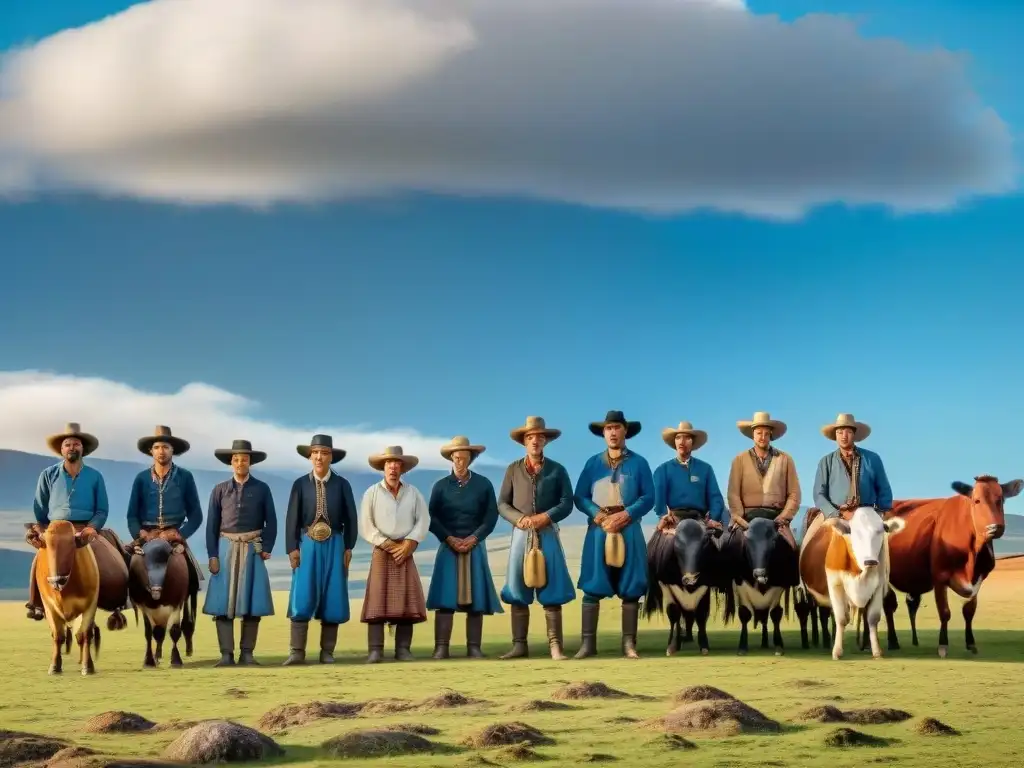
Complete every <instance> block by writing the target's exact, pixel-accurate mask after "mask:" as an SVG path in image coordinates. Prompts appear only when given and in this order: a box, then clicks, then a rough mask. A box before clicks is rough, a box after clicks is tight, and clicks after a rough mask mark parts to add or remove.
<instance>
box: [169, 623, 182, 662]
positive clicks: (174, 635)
mask: <svg viewBox="0 0 1024 768" xmlns="http://www.w3.org/2000/svg"><path fill="white" fill-rule="evenodd" d="M179 640H181V622H180V621H176V622H174V624H172V625H171V666H172V667H182V666H184V662H182V660H181V653H180V652H179V651H178V641H179Z"/></svg>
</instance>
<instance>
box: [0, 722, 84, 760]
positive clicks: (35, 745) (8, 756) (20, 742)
mask: <svg viewBox="0 0 1024 768" xmlns="http://www.w3.org/2000/svg"><path fill="white" fill-rule="evenodd" d="M70 746H72V745H71V744H69V743H68V742H66V741H64V740H63V739H55V738H54V737H52V736H41V735H39V734H36V733H22V732H21V731H5V730H0V766H10V765H19V764H20V763H31V762H35V761H37V760H49V759H50V758H51V757H53V756H54V755H56V754H57V753H58V752H60V751H61V750H62V749H65V748H66V747H70Z"/></svg>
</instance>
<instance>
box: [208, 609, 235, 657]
mask: <svg viewBox="0 0 1024 768" xmlns="http://www.w3.org/2000/svg"><path fill="white" fill-rule="evenodd" d="M215 621H216V623H217V645H218V646H220V661H218V662H217V663H216V664H214V665H213V666H215V667H233V666H235V622H234V621H233V620H232V619H229V618H228V617H227V616H218V617H217V618H216V619H215Z"/></svg>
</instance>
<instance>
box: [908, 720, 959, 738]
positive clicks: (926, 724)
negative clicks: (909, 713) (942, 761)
mask: <svg viewBox="0 0 1024 768" xmlns="http://www.w3.org/2000/svg"><path fill="white" fill-rule="evenodd" d="M914 730H915V731H917V733H919V734H920V735H921V736H959V735H960V731H958V730H957V729H956V728H954V727H953V726H951V725H946V724H945V723H944V722H942V721H941V720H936V719H935V718H934V717H925V718H922V719H921V720H920V721H918V723H917V725H915V726H914Z"/></svg>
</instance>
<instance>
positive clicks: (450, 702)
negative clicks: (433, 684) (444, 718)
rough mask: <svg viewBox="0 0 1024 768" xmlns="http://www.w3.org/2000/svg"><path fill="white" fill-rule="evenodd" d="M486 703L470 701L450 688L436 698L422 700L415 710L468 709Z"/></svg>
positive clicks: (479, 700) (476, 700) (480, 700)
mask: <svg viewBox="0 0 1024 768" xmlns="http://www.w3.org/2000/svg"><path fill="white" fill-rule="evenodd" d="M485 703H486V702H485V701H483V700H482V699H472V698H470V697H469V696H463V695H462V694H461V693H459V692H458V691H453V690H451V689H450V688H448V689H446V690H444V691H441V693H439V694H437V696H431V697H430V698H429V699H424V700H423V701H421V702H420V703H419V704H417V705H416V708H417V709H453V708H455V707H468V706H471V705H473V704H485Z"/></svg>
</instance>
